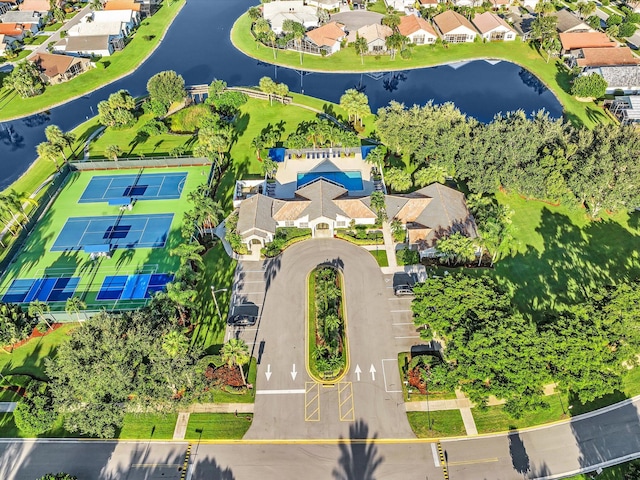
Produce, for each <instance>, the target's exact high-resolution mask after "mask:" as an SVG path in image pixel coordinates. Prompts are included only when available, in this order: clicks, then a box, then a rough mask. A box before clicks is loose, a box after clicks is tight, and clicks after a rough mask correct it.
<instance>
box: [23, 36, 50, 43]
mask: <svg viewBox="0 0 640 480" xmlns="http://www.w3.org/2000/svg"><path fill="white" fill-rule="evenodd" d="M47 40H49V37H48V36H47V35H37V36H35V37H31V38H29V39H28V41H27V39H25V42H24V43H25V44H26V45H42V44H43V43H44V42H45V41H47Z"/></svg>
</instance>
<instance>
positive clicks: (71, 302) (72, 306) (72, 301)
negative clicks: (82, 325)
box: [64, 297, 87, 321]
mask: <svg viewBox="0 0 640 480" xmlns="http://www.w3.org/2000/svg"><path fill="white" fill-rule="evenodd" d="M85 308H87V304H86V302H85V301H84V300H82V299H81V298H80V297H70V298H67V302H66V304H65V306H64V311H65V312H67V313H68V314H69V315H71V314H73V313H75V314H76V316H77V318H78V321H80V310H84V309H85Z"/></svg>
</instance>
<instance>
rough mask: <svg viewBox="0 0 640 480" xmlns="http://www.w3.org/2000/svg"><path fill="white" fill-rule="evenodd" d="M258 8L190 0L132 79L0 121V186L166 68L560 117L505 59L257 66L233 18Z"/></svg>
mask: <svg viewBox="0 0 640 480" xmlns="http://www.w3.org/2000/svg"><path fill="white" fill-rule="evenodd" d="M165 1H167V0H165ZM255 3H257V2H256V1H253V0H215V1H212V0H188V1H187V4H186V5H185V7H184V8H183V9H182V11H181V12H180V14H179V15H178V17H177V18H176V19H175V21H174V22H173V24H172V26H171V28H170V29H169V31H168V32H167V35H166V37H165V38H164V40H163V41H162V43H161V45H160V46H159V47H158V49H157V50H156V51H155V52H154V53H153V55H152V56H151V57H150V58H149V59H148V60H147V61H146V62H145V63H144V64H143V65H142V66H141V67H140V68H139V69H138V70H136V71H135V72H134V73H132V74H131V75H129V76H128V77H125V78H123V79H121V80H119V81H117V82H115V83H113V84H111V85H108V86H106V87H104V88H101V89H100V90H96V91H95V92H93V93H91V94H89V95H86V96H84V97H82V98H79V99H77V100H74V101H72V102H69V103H67V104H65V105H62V106H60V107H57V108H54V109H52V110H51V111H49V112H46V113H42V114H38V115H32V116H30V117H26V118H23V119H20V120H15V121H11V122H5V123H0V165H1V170H0V189H2V188H5V187H6V186H8V185H10V184H11V183H12V182H13V181H15V180H16V179H17V178H18V177H19V176H20V175H21V174H22V173H24V172H25V171H26V169H27V168H28V167H29V165H30V164H31V163H32V162H33V161H34V160H35V147H36V145H37V144H38V143H40V142H42V141H43V140H44V139H45V137H44V129H45V127H46V126H47V125H50V124H55V125H58V126H60V127H61V128H62V129H63V130H71V129H72V128H74V127H75V126H77V125H78V124H79V123H82V122H83V121H85V120H86V119H87V118H88V117H91V116H93V114H94V113H95V112H96V111H97V107H96V105H97V104H98V102H100V101H101V100H104V99H106V98H107V97H108V96H109V95H110V94H111V93H113V92H114V91H116V90H120V89H126V90H129V92H131V94H132V95H134V96H136V95H142V94H144V93H145V91H146V83H147V80H148V79H149V77H151V76H152V75H154V74H155V73H157V72H159V71H162V70H168V69H172V70H175V71H177V72H178V73H180V74H181V75H182V76H183V77H184V79H185V82H186V83H187V84H188V85H193V84H202V83H209V82H211V80H212V79H213V78H219V79H223V80H225V81H226V82H227V83H228V84H229V85H257V84H258V80H259V79H260V77H263V76H265V75H268V76H271V77H272V78H276V79H277V80H278V81H279V82H286V83H287V84H288V85H289V88H290V89H291V91H294V92H304V93H305V94H307V95H312V96H314V97H318V98H322V99H325V100H329V101H333V102H337V101H338V100H339V98H340V95H342V94H343V93H344V91H345V90H346V89H348V88H354V87H355V88H358V89H359V90H361V91H363V92H364V93H366V94H367V95H368V96H369V102H370V104H371V107H372V109H373V110H374V111H375V110H376V109H378V108H380V107H382V106H385V105H387V104H388V103H389V101H390V100H397V101H400V102H404V103H405V104H414V103H417V104H424V103H426V102H428V101H429V100H434V101H435V102H436V103H442V102H447V101H451V102H454V103H455V104H456V106H457V107H458V108H460V110H462V111H463V112H465V113H466V114H468V115H471V116H473V117H475V118H477V119H479V120H481V121H485V122H486V121H489V120H491V118H493V116H494V115H495V114H497V113H500V112H507V111H511V110H518V109H522V110H524V111H525V112H527V113H531V112H534V111H536V110H539V109H545V110H547V111H548V112H549V113H550V115H552V116H554V117H559V116H560V115H561V114H562V107H561V105H560V104H559V103H558V101H557V99H556V98H555V97H554V96H553V94H552V93H551V92H550V91H549V90H547V89H546V88H545V87H544V86H543V85H542V84H541V83H540V82H539V81H538V80H537V79H536V78H535V77H534V76H533V75H531V74H530V73H529V72H527V71H526V70H524V69H522V68H520V67H519V66H517V65H514V64H511V63H507V62H499V63H496V64H491V63H489V62H486V61H474V62H468V63H460V64H457V65H454V66H442V67H434V68H425V69H420V70H410V71H401V72H394V73H386V74H320V73H309V72H302V71H296V70H291V69H286V68H281V67H274V66H273V65H268V64H264V63H262V62H258V61H256V60H254V59H251V58H249V57H247V56H245V55H243V54H242V53H240V52H239V51H237V50H236V49H235V48H234V47H233V45H232V44H231V41H230V39H229V33H230V30H231V26H232V24H233V22H234V21H235V19H236V18H237V17H238V16H240V14H241V13H242V12H244V11H245V10H246V9H247V8H249V7H250V6H251V5H252V4H255ZM452 48H455V46H454V47H452ZM398 63H399V64H401V61H400V60H399V61H398ZM77 81H82V80H77Z"/></svg>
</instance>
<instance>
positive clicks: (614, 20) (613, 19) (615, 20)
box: [606, 13, 622, 27]
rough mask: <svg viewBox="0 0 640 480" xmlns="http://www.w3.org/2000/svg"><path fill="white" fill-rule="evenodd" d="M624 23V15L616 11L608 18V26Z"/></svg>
mask: <svg viewBox="0 0 640 480" xmlns="http://www.w3.org/2000/svg"><path fill="white" fill-rule="evenodd" d="M621 23H622V17H621V16H620V15H618V14H616V13H614V14H613V15H609V18H607V20H606V24H607V27H610V26H611V25H620V24H621Z"/></svg>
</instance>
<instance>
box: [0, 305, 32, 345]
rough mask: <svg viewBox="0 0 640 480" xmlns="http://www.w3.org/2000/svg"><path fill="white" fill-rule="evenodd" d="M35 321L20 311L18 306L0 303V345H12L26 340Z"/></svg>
mask: <svg viewBox="0 0 640 480" xmlns="http://www.w3.org/2000/svg"><path fill="white" fill-rule="evenodd" d="M35 324H36V319H35V318H33V317H30V316H29V315H28V314H27V313H26V312H24V311H23V310H22V308H21V307H20V305H13V304H11V303H0V344H2V345H12V344H14V343H16V342H19V341H20V340H24V339H25V338H27V337H28V336H29V335H30V334H31V332H32V331H33V327H34V325H35Z"/></svg>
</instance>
